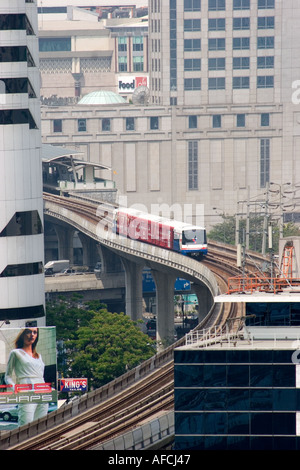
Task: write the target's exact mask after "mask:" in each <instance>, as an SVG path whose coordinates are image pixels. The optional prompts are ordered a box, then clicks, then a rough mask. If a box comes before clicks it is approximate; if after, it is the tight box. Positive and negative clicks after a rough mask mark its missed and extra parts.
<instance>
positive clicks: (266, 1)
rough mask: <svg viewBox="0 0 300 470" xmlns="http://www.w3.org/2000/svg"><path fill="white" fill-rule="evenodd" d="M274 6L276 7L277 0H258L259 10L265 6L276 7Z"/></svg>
mask: <svg viewBox="0 0 300 470" xmlns="http://www.w3.org/2000/svg"><path fill="white" fill-rule="evenodd" d="M248 1H249V0H248ZM274 7H275V0H258V4H257V8H258V9H259V10H260V9H264V8H274Z"/></svg>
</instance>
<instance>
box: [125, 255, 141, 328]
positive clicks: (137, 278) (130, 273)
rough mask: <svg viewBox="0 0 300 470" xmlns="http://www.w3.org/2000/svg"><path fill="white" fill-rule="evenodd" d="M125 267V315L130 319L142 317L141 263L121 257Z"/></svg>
mask: <svg viewBox="0 0 300 470" xmlns="http://www.w3.org/2000/svg"><path fill="white" fill-rule="evenodd" d="M122 262H123V265H124V268H125V289H126V315H128V316H129V317H130V318H131V320H134V321H136V320H142V318H143V265H142V264H137V263H134V262H133V261H129V260H128V259H126V258H122Z"/></svg>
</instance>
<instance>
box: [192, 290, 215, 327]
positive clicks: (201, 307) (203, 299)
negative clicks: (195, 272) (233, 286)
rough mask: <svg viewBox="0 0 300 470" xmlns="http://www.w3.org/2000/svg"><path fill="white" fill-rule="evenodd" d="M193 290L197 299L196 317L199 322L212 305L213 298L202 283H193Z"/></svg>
mask: <svg viewBox="0 0 300 470" xmlns="http://www.w3.org/2000/svg"><path fill="white" fill-rule="evenodd" d="M193 291H194V292H195V294H196V296H197V299H198V319H199V323H201V321H202V320H203V319H204V318H205V317H206V315H207V314H208V312H209V311H210V309H211V307H212V306H213V303H214V300H213V298H212V295H211V293H210V292H209V290H208V289H207V287H206V286H204V285H201V284H193Z"/></svg>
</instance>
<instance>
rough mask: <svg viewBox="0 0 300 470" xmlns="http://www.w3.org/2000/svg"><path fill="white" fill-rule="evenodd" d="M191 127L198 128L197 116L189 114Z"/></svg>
mask: <svg viewBox="0 0 300 470" xmlns="http://www.w3.org/2000/svg"><path fill="white" fill-rule="evenodd" d="M189 129H197V116H194V115H191V116H189Z"/></svg>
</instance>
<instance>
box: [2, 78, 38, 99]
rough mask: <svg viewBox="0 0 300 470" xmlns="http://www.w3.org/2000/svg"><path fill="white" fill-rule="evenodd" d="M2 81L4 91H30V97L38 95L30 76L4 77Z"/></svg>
mask: <svg viewBox="0 0 300 470" xmlns="http://www.w3.org/2000/svg"><path fill="white" fill-rule="evenodd" d="M1 83H2V87H1V90H3V92H4V93H7V94H9V93H28V95H29V97H30V98H35V97H36V95H35V92H34V90H33V88H32V86H31V83H30V82H29V80H28V78H2V79H1Z"/></svg>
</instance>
